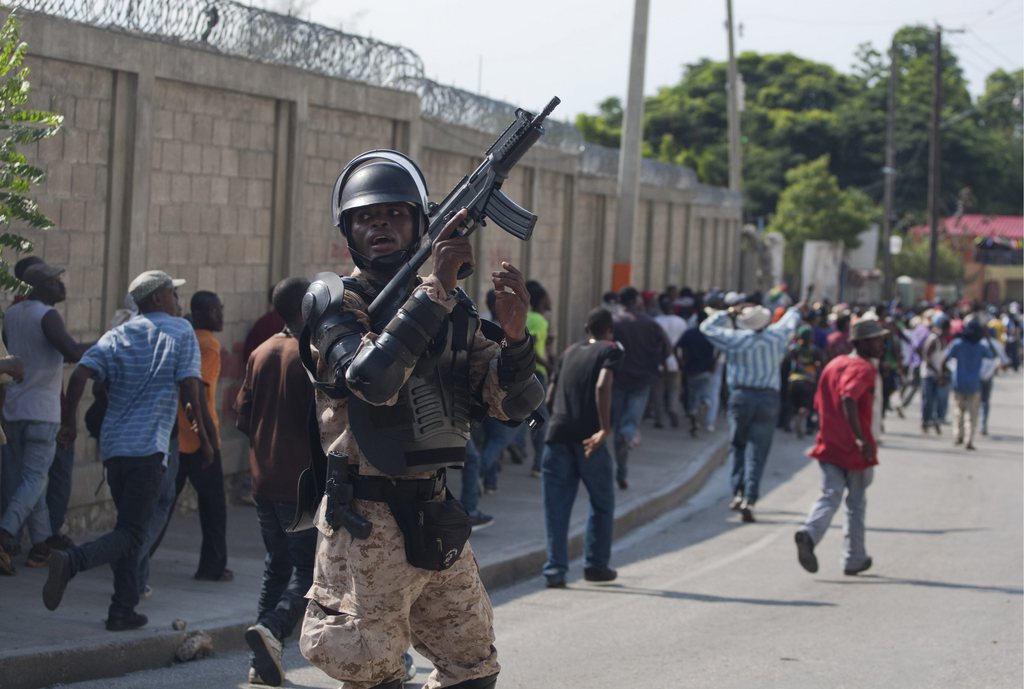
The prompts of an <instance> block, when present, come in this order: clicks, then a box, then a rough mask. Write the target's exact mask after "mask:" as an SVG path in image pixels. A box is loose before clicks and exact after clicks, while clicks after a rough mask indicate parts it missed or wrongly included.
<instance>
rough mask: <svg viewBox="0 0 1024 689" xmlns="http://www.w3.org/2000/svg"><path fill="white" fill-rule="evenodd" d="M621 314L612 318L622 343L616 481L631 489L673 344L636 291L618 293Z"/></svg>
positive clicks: (615, 401)
mask: <svg viewBox="0 0 1024 689" xmlns="http://www.w3.org/2000/svg"><path fill="white" fill-rule="evenodd" d="M619 304H620V305H621V306H622V311H620V312H619V313H617V314H615V315H614V316H612V320H613V322H614V327H615V340H616V341H618V342H621V343H622V346H623V349H624V353H623V357H622V363H621V364H620V367H621V369H622V370H621V373H622V375H620V376H617V377H616V378H615V386H614V387H613V389H612V427H613V428H614V430H615V433H614V444H615V481H616V483H617V484H618V486H619V488H620V489H622V490H626V489H627V488H629V478H628V467H629V453H630V451H631V450H633V449H634V448H635V447H636V446H637V444H638V443H639V442H640V420H641V419H642V418H643V415H644V409H646V408H647V401H648V399H649V398H650V395H651V386H653V385H654V383H655V382H656V381H658V380H661V372H662V369H663V368H664V366H665V364H664V362H665V359H666V358H668V355H669V353H670V352H671V351H672V344H671V343H669V341H668V338H667V337H666V336H665V331H664V330H662V329H661V326H659V325H658V324H657V323H656V322H655V320H654V319H653V318H651V317H650V316H648V315H647V313H646V311H644V302H643V299H641V298H640V293H639V292H638V291H637V289H636V288H635V287H623V288H622V289H621V290H620V291H619Z"/></svg>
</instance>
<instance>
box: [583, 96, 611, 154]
mask: <svg viewBox="0 0 1024 689" xmlns="http://www.w3.org/2000/svg"><path fill="white" fill-rule="evenodd" d="M598 109H599V110H600V114H598V115H585V114H583V113H580V114H579V115H577V116H576V128H577V129H579V130H580V132H581V133H582V134H583V138H584V139H585V140H587V141H589V142H591V143H595V144H600V145H601V146H608V147H609V148H618V147H619V141H620V140H621V139H622V101H620V100H619V99H618V98H615V97H612V98H605V99H604V100H603V101H601V103H600V104H599V105H598Z"/></svg>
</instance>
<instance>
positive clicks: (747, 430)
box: [700, 304, 800, 522]
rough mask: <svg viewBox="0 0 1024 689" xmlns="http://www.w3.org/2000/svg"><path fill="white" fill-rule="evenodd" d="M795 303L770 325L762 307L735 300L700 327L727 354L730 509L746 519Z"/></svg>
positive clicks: (764, 454) (770, 428)
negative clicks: (748, 446)
mask: <svg viewBox="0 0 1024 689" xmlns="http://www.w3.org/2000/svg"><path fill="white" fill-rule="evenodd" d="M799 307H800V305H799V304H798V305H796V306H794V307H792V308H791V309H789V310H788V311H787V312H786V313H785V315H783V317H782V318H780V319H779V321H778V322H777V323H775V324H771V319H772V313H771V311H769V310H768V309H766V308H765V307H763V306H759V305H755V304H746V305H743V304H737V305H735V306H731V307H730V308H729V310H728V311H715V312H713V313H711V314H710V315H709V316H708V318H707V319H706V320H705V321H704V322H703V323H701V325H700V329H701V332H703V333H704V335H705V336H707V338H708V340H710V341H711V344H713V345H714V346H715V347H716V348H717V349H720V350H721V351H723V352H725V355H726V368H725V375H726V384H727V385H728V386H729V434H730V436H731V449H730V453H731V455H732V477H731V483H732V492H733V498H732V502H730V503H729V507H730V508H731V509H735V510H739V511H740V513H741V514H742V515H743V521H745V522H752V521H754V512H753V509H754V504H755V503H756V502H757V499H758V497H759V495H760V487H761V474H762V472H763V471H764V465H765V462H766V461H767V459H768V451H769V450H770V449H771V445H772V434H773V433H774V432H775V424H776V422H777V421H778V418H779V379H780V374H779V365H780V364H781V363H782V359H783V357H784V356H785V355H786V348H787V347H788V345H789V341H790V339H792V337H793V332H794V331H795V330H796V327H797V325H799V324H800V308H799ZM748 444H749V445H751V448H750V450H751V452H748V448H747V445H748Z"/></svg>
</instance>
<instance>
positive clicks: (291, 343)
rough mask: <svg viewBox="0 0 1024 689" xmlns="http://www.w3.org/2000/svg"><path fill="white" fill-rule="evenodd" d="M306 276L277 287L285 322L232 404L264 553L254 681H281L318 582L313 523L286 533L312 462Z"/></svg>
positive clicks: (252, 360)
mask: <svg viewBox="0 0 1024 689" xmlns="http://www.w3.org/2000/svg"><path fill="white" fill-rule="evenodd" d="M308 286H309V282H308V281H306V280H304V279H301V278H286V279H285V280H282V281H281V282H279V283H278V284H277V286H276V287H275V288H274V292H273V303H274V310H275V311H277V313H279V314H280V315H281V317H282V318H283V319H284V322H285V329H284V330H283V331H282V332H280V333H278V334H276V335H274V336H273V337H271V338H270V339H269V340H267V341H265V342H264V343H263V344H261V345H260V346H259V347H257V348H256V349H255V351H253V353H252V354H251V355H250V356H249V361H248V364H247V365H246V367H245V382H244V383H243V385H242V388H241V390H239V391H238V398H237V400H236V402H235V408H236V410H237V411H238V420H237V422H236V424H237V426H238V430H240V431H242V433H245V434H246V435H247V436H249V467H250V468H251V469H252V496H253V499H254V500H255V501H256V517H257V519H258V520H259V523H260V531H261V532H262V534H263V544H264V545H265V546H266V549H267V558H266V561H265V565H264V569H263V584H262V587H261V589H260V600H259V605H258V607H257V622H256V624H254V625H253V626H251V627H249V629H248V630H247V631H246V632H245V640H246V641H247V642H248V643H249V646H250V647H251V648H252V650H253V657H252V666H251V667H250V668H249V681H250V682H253V681H254V680H255V681H258V682H261V683H263V684H269V685H271V686H278V685H280V684H281V682H282V681H283V679H284V671H283V669H282V664H281V642H282V641H283V640H284V639H285V638H287V637H288V636H289V635H290V634H291V632H292V629H294V627H295V624H296V623H297V622H298V621H299V619H300V618H301V617H302V614H303V612H304V611H305V609H306V600H305V596H306V592H307V591H308V590H309V587H310V585H311V584H312V582H313V562H314V559H315V556H316V534H317V532H316V529H305V530H303V531H297V532H294V533H289V532H286V531H285V528H286V527H287V526H288V525H289V524H291V521H292V517H293V516H294V515H295V495H296V492H295V489H296V484H297V482H298V478H299V473H300V472H301V471H302V470H303V469H304V468H305V467H306V466H307V465H308V464H309V457H310V444H309V426H308V423H309V421H308V419H309V417H308V415H309V410H310V404H311V403H312V401H313V386H312V384H311V383H310V382H309V377H308V376H307V375H306V371H305V369H304V368H303V367H302V362H301V360H300V359H299V342H298V339H297V338H296V336H295V335H294V334H293V333H298V332H299V331H300V330H301V329H302V313H301V305H302V297H303V295H304V294H305V293H306V288H307V287H308Z"/></svg>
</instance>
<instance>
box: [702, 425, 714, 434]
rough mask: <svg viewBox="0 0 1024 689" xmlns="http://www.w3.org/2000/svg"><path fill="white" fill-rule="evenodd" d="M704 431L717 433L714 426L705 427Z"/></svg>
mask: <svg viewBox="0 0 1024 689" xmlns="http://www.w3.org/2000/svg"><path fill="white" fill-rule="evenodd" d="M704 430H705V431H707V432H708V433H714V432H715V427H714V426H713V425H712V426H705V427H704Z"/></svg>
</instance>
